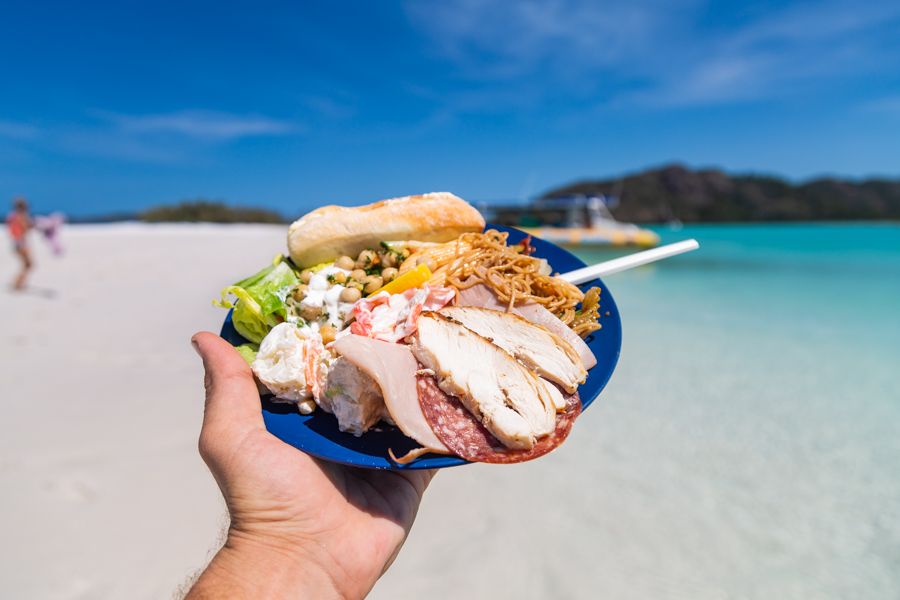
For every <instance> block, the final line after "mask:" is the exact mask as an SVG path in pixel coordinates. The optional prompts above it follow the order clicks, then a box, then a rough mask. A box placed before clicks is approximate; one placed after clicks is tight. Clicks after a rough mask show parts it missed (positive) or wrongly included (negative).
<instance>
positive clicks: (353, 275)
mask: <svg viewBox="0 0 900 600" xmlns="http://www.w3.org/2000/svg"><path fill="white" fill-rule="evenodd" d="M350 279H355V280H356V281H365V280H366V272H365V271H363V270H362V269H353V271H351V272H350Z"/></svg>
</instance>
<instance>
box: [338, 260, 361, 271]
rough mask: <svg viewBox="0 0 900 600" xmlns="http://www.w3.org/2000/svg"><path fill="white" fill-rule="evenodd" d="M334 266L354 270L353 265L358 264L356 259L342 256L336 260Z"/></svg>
mask: <svg viewBox="0 0 900 600" xmlns="http://www.w3.org/2000/svg"><path fill="white" fill-rule="evenodd" d="M334 266H336V267H337V268H338V269H344V270H345V271H352V270H353V267H355V266H356V261H355V260H353V259H352V258H350V257H349V256H342V257H340V258H339V259H337V260H336V261H334Z"/></svg>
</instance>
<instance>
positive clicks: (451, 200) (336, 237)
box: [288, 192, 484, 267]
mask: <svg viewBox="0 0 900 600" xmlns="http://www.w3.org/2000/svg"><path fill="white" fill-rule="evenodd" d="M482 229H484V218H483V217H482V216H481V214H480V213H479V212H478V211H477V210H475V208H473V207H472V206H471V205H470V204H469V203H468V202H466V201H465V200H463V199H462V198H458V197H456V196H454V195H453V194H450V193H447V192H432V193H430V194H422V195H419V196H405V197H403V198H392V199H390V200H381V201H380V202H375V203H373V204H367V205H365V206H358V207H354V208H348V207H345V206H323V207H322V208H317V209H316V210H314V211H312V212H310V213H308V214H306V215H304V216H303V217H301V218H300V219H298V220H296V221H294V223H293V224H292V225H291V227H290V229H288V250H289V252H290V255H291V260H293V261H294V264H296V265H297V266H298V267H310V266H312V265H317V264H319V263H323V262H327V261H332V260H335V259H336V258H338V257H340V256H343V255H347V256H350V257H353V258H356V256H357V255H359V253H360V252H362V251H363V250H365V249H366V248H377V247H378V244H379V242H391V241H401V240H417V241H420V242H449V241H450V240H453V239H456V238H457V237H459V235H460V234H462V233H465V232H467V231H481V230H482Z"/></svg>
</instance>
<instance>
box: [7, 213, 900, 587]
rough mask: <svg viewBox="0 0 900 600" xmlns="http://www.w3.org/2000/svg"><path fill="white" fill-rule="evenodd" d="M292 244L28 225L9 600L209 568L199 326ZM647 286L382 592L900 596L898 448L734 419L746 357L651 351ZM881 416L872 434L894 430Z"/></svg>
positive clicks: (243, 232) (431, 510) (434, 518)
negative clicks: (551, 436)
mask: <svg viewBox="0 0 900 600" xmlns="http://www.w3.org/2000/svg"><path fill="white" fill-rule="evenodd" d="M283 236H284V229H283V228H281V227H267V226H258V227H256V226H239V227H222V226H156V227H151V226H141V225H128V224H125V225H114V226H78V227H70V228H68V230H67V232H66V235H65V243H66V246H67V254H66V255H65V257H63V258H60V259H57V258H54V257H51V256H49V255H48V252H47V251H46V248H45V247H44V246H43V245H42V244H40V243H39V240H34V242H35V243H34V246H35V248H36V250H37V259H38V269H37V271H36V273H35V275H34V278H33V281H32V283H33V286H34V288H33V289H32V291H30V292H29V293H27V294H20V295H13V294H10V293H7V292H6V291H4V292H3V293H2V294H0V314H2V315H3V324H4V326H3V331H2V336H3V337H2V356H0V361H2V364H3V369H2V380H0V386H2V387H0V392H2V394H0V397H2V401H3V408H4V418H3V419H2V421H0V489H2V490H3V493H2V494H0V515H2V516H0V531H2V532H3V533H2V535H3V544H2V546H0V548H2V549H0V588H2V589H3V595H4V596H6V597H10V598H20V599H28V598H47V599H54V598H59V599H76V598H85V599H86V598H110V599H112V598H135V599H141V598H165V597H169V596H170V595H171V594H172V593H173V591H174V590H175V589H176V588H177V587H178V586H179V584H181V583H182V582H183V581H185V580H186V578H187V577H189V576H190V574H191V573H193V572H194V571H195V570H197V569H198V568H200V567H202V566H203V565H204V563H205V561H206V558H207V556H208V553H209V551H210V549H211V548H213V547H214V544H215V540H216V538H217V535H218V534H219V531H220V529H221V527H222V524H223V512H224V509H223V505H222V503H221V500H220V498H219V494H218V490H217V489H216V487H215V485H214V483H213V481H212V479H211V477H210V476H209V474H208V473H207V471H206V469H205V467H204V465H203V463H202V462H201V460H200V459H199V457H198V456H197V452H196V437H197V432H198V428H199V423H200V418H201V410H202V391H201V387H202V386H201V369H200V364H199V361H198V360H197V358H196V356H195V355H194V354H193V352H192V350H191V348H190V346H189V342H188V340H189V337H190V335H191V334H192V333H193V332H194V331H196V330H198V329H210V330H214V331H215V330H217V329H218V326H219V324H220V323H221V319H222V317H223V312H221V311H220V310H217V309H214V308H213V307H211V306H210V299H211V298H212V297H213V296H215V295H216V293H217V292H218V290H219V289H220V288H221V287H222V286H223V285H225V284H227V283H229V282H231V281H233V280H234V279H236V278H238V277H241V276H244V275H247V274H249V273H252V272H253V271H255V270H256V269H257V268H259V267H260V266H261V265H263V264H265V263H266V261H268V260H269V259H270V258H271V256H272V255H273V254H274V253H275V252H278V251H279V250H280V249H281V248H282V247H283ZM13 268H14V263H13V257H12V256H11V253H9V252H5V253H3V254H2V255H0V277H2V278H3V280H4V281H5V280H7V279H9V278H11V276H12V272H13ZM623 282H626V280H624V279H623ZM613 289H614V291H615V289H616V288H615V287H614V288H613ZM626 296H627V294H626ZM636 299H637V298H636V297H635V298H634V299H632V302H631V303H630V304H628V305H624V306H623V307H622V312H623V315H624V318H625V336H626V345H625V353H624V355H623V360H622V363H621V366H620V368H619V371H618V372H617V373H616V375H615V376H614V378H613V382H612V383H611V385H610V387H609V388H608V390H607V392H606V393H605V394H604V396H603V397H602V399H601V400H602V401H600V402H598V403H596V404H595V405H594V407H592V408H591V409H590V410H589V411H587V412H586V413H585V415H584V416H583V417H582V419H581V420H580V421H579V423H578V425H577V426H576V428H575V431H574V432H573V435H572V437H571V439H570V440H569V442H568V443H567V444H566V445H565V446H564V447H563V448H561V449H560V450H559V451H557V452H555V453H553V454H552V455H550V456H548V457H546V458H544V459H541V460H539V461H536V462H534V463H530V464H523V465H517V466H510V467H490V466H468V467H464V468H459V469H452V470H448V471H446V472H443V473H441V474H440V475H439V477H437V478H436V480H435V482H434V484H433V486H432V488H431V489H430V490H429V492H428V494H427V496H426V499H425V502H424V503H423V505H422V509H421V512H420V518H419V520H418V521H417V523H416V526H415V528H414V530H413V532H412V535H411V537H410V539H409V541H408V543H407V545H406V547H405V549H404V551H403V552H402V553H401V555H400V557H399V559H398V561H397V562H396V564H395V566H394V568H393V569H392V570H391V571H390V572H389V573H388V574H387V575H386V576H385V577H384V578H383V579H382V581H381V582H380V583H379V585H378V586H377V587H376V589H375V592H374V594H373V597H375V598H384V599H387V598H391V599H394V598H421V597H433V598H461V597H484V598H507V597H510V598H511V597H517V598H549V597H566V598H595V597H610V598H665V597H671V598H726V597H752V598H766V597H779V598H809V597H841V595H842V593H846V594H849V596H846V597H850V596H853V597H863V596H860V595H859V594H854V593H853V592H854V591H855V592H859V591H866V592H870V593H866V594H865V597H872V598H881V597H884V598H887V597H891V594H892V593H894V592H897V589H898V588H897V587H896V586H897V585H898V580H897V578H896V577H895V576H894V575H892V570H891V568H890V564H889V561H888V560H885V559H883V558H882V557H883V556H889V555H890V554H891V552H887V554H885V553H884V552H881V551H877V548H876V551H873V550H872V549H871V548H872V547H873V546H871V545H870V546H866V542H867V541H870V540H872V539H875V541H876V542H877V541H878V540H879V539H880V540H881V543H883V544H888V546H885V548H889V547H893V548H894V549H895V550H894V552H893V556H894V557H895V558H896V557H897V554H896V548H897V547H898V546H897V545H896V543H897V540H898V537H897V531H898V530H897V524H898V521H897V510H896V500H898V498H900V494H898V489H897V485H896V484H895V483H894V482H893V480H891V481H888V480H884V481H883V482H882V479H881V477H882V476H883V475H884V474H885V471H884V470H885V469H888V467H889V466H890V465H891V464H892V461H895V460H896V459H897V457H898V456H900V455H898V454H897V453H896V446H884V448H886V449H885V450H883V452H882V453H881V454H880V455H879V456H880V458H875V457H873V458H871V460H869V459H867V458H865V457H863V458H860V456H858V455H847V454H846V452H844V450H843V449H844V448H845V446H844V445H841V444H840V443H838V444H837V446H835V443H832V442H829V440H830V439H831V438H828V437H827V435H825V434H823V435H822V436H819V437H815V438H810V440H809V442H808V445H807V443H806V442H805V441H804V442H803V444H802V446H801V445H799V443H798V442H797V441H796V440H795V439H794V438H793V437H792V436H791V435H789V434H788V433H787V432H782V431H781V430H780V429H778V426H777V423H780V422H782V421H778V420H776V419H775V418H774V417H772V419H771V421H770V420H760V421H759V422H752V423H747V422H746V420H739V419H732V418H730V417H729V416H728V414H727V411H725V410H724V409H723V406H722V404H721V402H719V401H718V400H717V399H718V398H719V396H718V394H722V395H723V396H727V397H729V398H730V400H731V401H734V399H735V398H737V399H738V400H739V399H740V398H741V396H740V394H741V393H742V391H741V390H745V389H746V387H747V380H746V379H741V376H740V375H737V376H735V374H736V373H740V372H741V363H740V361H736V362H734V364H731V363H729V362H728V361H729V360H730V359H729V358H728V356H727V354H725V353H723V352H722V350H721V348H717V347H710V346H709V344H707V345H706V346H704V345H702V344H701V345H699V346H698V347H697V348H696V349H695V351H696V352H698V353H704V352H705V353H707V354H704V355H703V360H702V361H694V360H688V357H686V356H682V354H683V353H678V352H674V351H673V350H672V349H671V348H669V349H668V350H667V349H666V348H664V347H662V348H661V347H659V344H658V343H657V339H655V336H656V335H660V334H664V333H665V331H661V330H660V328H664V327H665V326H666V325H665V324H661V322H659V323H652V324H651V323H650V321H649V320H646V318H647V317H648V313H652V312H654V311H657V310H660V308H661V306H662V304H663V302H662V300H661V299H653V298H650V299H646V298H645V299H644V301H643V304H639V303H638V302H636V301H635V300H636ZM677 300H678V298H677V297H675V299H674V300H672V301H674V302H677ZM619 301H620V304H622V298H619ZM672 301H670V302H669V305H670V309H671V302H672ZM654 302H655V304H654ZM675 308H677V306H676V307H675ZM642 311H643V312H642ZM663 316H666V317H668V316H671V315H663ZM629 318H631V319H632V320H631V321H629V320H628V319H629ZM702 319H703V315H698V316H697V317H696V320H695V321H694V322H693V323H692V324H691V326H696V327H697V330H700V329H702V327H704V323H703V321H702ZM632 324H635V325H636V326H634V327H632V328H629V326H630V325H632ZM654 328H656V331H653V329H654ZM670 333H673V332H670ZM675 337H676V336H675V335H674V333H673V335H672V336H670V338H669V339H674V338H675ZM723 343H724V342H723ZM716 360H719V361H725V362H724V363H722V364H718V363H717V367H719V368H718V369H717V370H716V372H717V373H718V375H715V373H714V372H713V371H712V370H711V368H710V366H709V365H711V364H713V363H710V362H708V361H716ZM722 368H725V369H730V371H729V374H725V373H721V372H720V371H721V369H722ZM777 368H778V367H777V365H775V366H774V367H773V369H774V371H770V372H769V374H770V376H771V377H777V376H779V375H778V371H777ZM711 373H713V374H714V375H715V377H718V378H715V377H713V378H712V379H710V374H711ZM773 373H774V374H773ZM683 380H687V381H683ZM692 381H693V382H694V383H692ZM699 381H702V382H703V385H702V389H701V386H699V385H698V384H697V383H696V382H699ZM885 381H887V380H886V379H885ZM807 383H808V385H811V386H814V385H815V383H814V382H807ZM703 400H709V402H707V403H705V404H704V403H703V402H702V401H703ZM752 402H757V403H758V402H759V399H758V398H750V399H748V401H747V406H751V405H752ZM741 406H743V405H741ZM739 408H740V407H739ZM776 410H777V408H776ZM748 414H753V413H752V411H748ZM785 414H787V413H782V417H784V415H785ZM751 418H752V417H751ZM784 418H787V419H788V420H790V418H792V417H791V415H788V416H787V417H784ZM882 421H883V419H878V420H877V422H876V420H873V425H872V427H875V428H876V429H872V430H871V431H869V432H868V436H869V438H871V437H872V436H881V435H885V436H886V435H888V434H887V433H886V432H887V430H886V429H879V428H877V426H878V423H881V422H882ZM842 431H843V430H841V429H840V428H838V429H834V428H832V430H829V432H828V435H831V436H840V435H842ZM835 432H837V433H835ZM873 432H874V433H873ZM757 434H759V435H763V436H765V439H766V445H765V447H764V449H763V450H761V451H757V448H755V447H753V445H752V444H753V441H752V440H753V439H755V436H756V435H757ZM834 439H837V438H834ZM885 439H887V438H885ZM829 443H831V444H832V446H835V447H836V448H837V450H836V451H833V452H830V453H829V452H825V453H824V455H825V456H826V457H830V458H829V460H833V461H837V462H836V463H835V464H837V465H838V466H840V465H845V464H846V466H847V468H848V469H851V470H852V473H854V476H855V477H857V478H858V479H860V480H862V479H866V480H867V481H876V480H877V481H878V482H879V486H880V487H878V488H877V489H876V490H875V491H871V489H870V490H869V491H867V492H863V491H862V488H861V487H858V486H857V487H854V486H846V485H844V484H845V479H844V478H843V476H841V477H837V478H825V477H824V471H823V476H822V477H820V476H819V471H818V470H817V465H818V463H817V462H816V458H815V457H821V456H822V455H823V448H824V449H825V450H826V451H827V450H829V448H830V446H828V444H829ZM823 444H824V445H823ZM782 451H784V452H782ZM785 456H789V457H790V461H787V462H785V458H784V457H785ZM841 461H844V462H841ZM894 464H896V463H894ZM845 472H847V471H845ZM895 475H896V473H895ZM760 477H762V478H765V479H766V480H767V481H768V482H769V483H768V485H759V484H758V481H759V480H760V479H758V478H760ZM892 503H893V506H894V508H893V509H890V510H888V511H884V510H882V512H881V515H882V516H881V517H880V518H881V521H880V525H879V527H881V531H882V532H884V535H883V536H882V537H878V536H875V534H874V533H871V531H870V529H865V528H863V526H862V525H859V526H857V524H856V521H854V519H853V517H852V515H853V514H855V513H853V512H852V510H851V512H850V513H849V514H848V513H846V512H844V508H843V507H844V505H846V506H852V507H854V508H853V510H858V511H860V512H861V514H866V515H868V514H869V513H870V512H872V511H875V510H878V509H877V507H879V506H891V505H892ZM848 515H849V516H848ZM876 533H877V532H876ZM873 536H875V537H874V538H873ZM873 543H874V542H873ZM891 544H893V546H891ZM867 548H868V549H867ZM872 552H875V554H874V555H873V554H872ZM873 556H874V558H873ZM894 566H895V567H896V564H895V565H894Z"/></svg>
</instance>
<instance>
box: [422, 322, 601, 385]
mask: <svg viewBox="0 0 900 600" xmlns="http://www.w3.org/2000/svg"><path fill="white" fill-rule="evenodd" d="M439 312H440V314H442V315H444V316H445V317H449V318H450V319H452V320H454V321H456V322H457V323H460V324H461V325H463V326H464V327H467V328H469V329H471V330H472V331H474V332H475V333H477V334H478V335H480V336H482V337H486V338H487V339H489V340H491V341H492V342H494V343H495V344H497V345H498V346H500V347H501V348H503V349H504V350H506V351H507V352H509V353H510V354H512V355H513V356H515V357H516V359H518V360H519V362H521V363H522V364H523V365H525V366H526V367H528V368H529V369H531V370H532V371H534V372H535V373H537V374H538V375H540V376H541V377H543V378H544V379H548V380H550V381H552V382H554V383H558V384H559V385H560V386H562V388H563V389H564V390H566V391H567V392H568V393H570V394H572V393H574V392H575V391H576V390H577V389H578V384H580V383H584V380H585V379H587V371H586V370H585V369H584V367H583V366H582V364H581V358H580V357H579V356H578V353H577V352H575V350H574V349H573V348H572V346H571V345H570V344H569V342H567V341H565V340H563V339H562V338H560V337H559V336H558V335H556V334H554V333H551V332H550V331H548V330H547V329H545V328H543V327H541V326H540V325H535V324H533V323H531V322H530V321H527V320H526V319H524V318H523V317H520V316H519V315H516V314H513V313H506V312H500V311H496V310H489V309H487V308H478V307H474V306H446V307H444V308H442V309H441V310H440V311H439Z"/></svg>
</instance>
